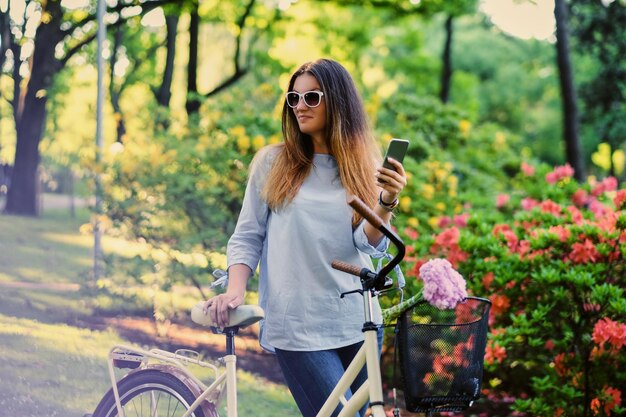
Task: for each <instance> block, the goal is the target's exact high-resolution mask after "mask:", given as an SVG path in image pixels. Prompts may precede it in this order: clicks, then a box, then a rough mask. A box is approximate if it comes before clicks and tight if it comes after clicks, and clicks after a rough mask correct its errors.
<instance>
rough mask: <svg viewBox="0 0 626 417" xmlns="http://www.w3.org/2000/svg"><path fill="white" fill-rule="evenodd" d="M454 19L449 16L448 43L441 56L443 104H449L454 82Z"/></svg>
mask: <svg viewBox="0 0 626 417" xmlns="http://www.w3.org/2000/svg"><path fill="white" fill-rule="evenodd" d="M453 21H454V17H453V16H452V15H448V18H447V19H446V43H445V45H444V48H443V54H442V56H441V60H442V64H443V65H442V68H441V91H440V92H439V99H440V100H441V102H442V103H447V102H448V100H449V98H450V83H451V81H452V32H453V24H452V23H453Z"/></svg>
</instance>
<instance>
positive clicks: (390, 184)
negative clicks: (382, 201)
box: [377, 158, 406, 196]
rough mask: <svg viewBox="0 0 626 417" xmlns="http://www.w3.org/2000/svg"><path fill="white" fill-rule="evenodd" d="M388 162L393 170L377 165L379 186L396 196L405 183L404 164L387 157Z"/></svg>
mask: <svg viewBox="0 0 626 417" xmlns="http://www.w3.org/2000/svg"><path fill="white" fill-rule="evenodd" d="M389 162H390V163H391V165H393V167H394V168H395V170H394V169H388V168H384V167H379V168H378V173H377V178H378V180H379V185H380V187H381V188H383V189H384V190H386V191H387V192H389V194H391V195H393V196H397V195H398V194H400V191H402V189H403V188H404V186H405V185H406V172H405V171H404V166H403V165H402V164H401V163H400V162H398V161H396V160H395V159H392V158H389Z"/></svg>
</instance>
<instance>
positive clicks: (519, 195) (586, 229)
mask: <svg viewBox="0 0 626 417" xmlns="http://www.w3.org/2000/svg"><path fill="white" fill-rule="evenodd" d="M572 174H573V171H572V169H571V167H569V166H567V165H566V166H563V167H557V168H556V169H553V170H550V169H547V168H546V167H534V166H532V165H531V164H529V163H524V164H522V166H521V167H520V170H519V172H518V173H517V174H516V175H515V176H514V177H513V178H512V181H511V188H510V190H509V192H508V193H507V194H506V195H503V194H502V193H500V195H499V196H498V195H494V198H493V206H492V207H491V208H490V209H488V210H485V211H480V210H474V211H471V208H470V209H469V210H467V214H468V215H469V216H468V217H467V222H466V224H465V225H463V224H461V223H447V224H444V225H443V228H442V229H439V230H436V231H435V233H434V234H424V233H422V234H420V233H418V231H415V232H413V233H414V234H413V235H414V236H415V238H416V239H415V241H414V242H411V243H412V245H411V247H412V250H413V253H412V256H413V261H414V264H413V268H412V269H410V268H409V274H411V273H412V274H414V275H417V271H419V270H420V267H421V264H422V263H423V261H422V259H425V258H428V257H432V256H441V257H445V258H447V259H448V260H449V261H450V263H451V265H452V266H454V267H455V268H458V270H459V271H460V272H461V273H462V274H463V275H464V276H465V277H466V278H467V280H468V288H469V291H470V292H471V293H473V294H475V295H479V296H486V297H488V298H489V299H490V300H491V302H492V308H491V313H490V333H491V335H490V336H491V338H490V341H489V343H488V346H487V352H486V356H485V364H486V376H487V377H488V383H487V384H486V385H487V389H486V391H485V393H486V394H488V395H495V394H499V395H500V396H501V397H506V398H510V397H514V398H515V402H514V404H513V406H512V407H513V408H514V409H515V410H516V412H517V413H518V415H527V416H552V415H560V416H609V415H612V416H614V415H624V413H626V408H625V407H624V406H623V405H622V401H621V396H622V394H623V387H624V386H626V355H625V354H624V353H626V352H625V346H626V300H625V298H624V287H625V284H626V275H625V274H626V270H625V266H626V263H625V256H626V245H625V243H626V210H625V209H626V190H623V189H622V190H618V189H617V181H616V180H615V179H614V178H607V179H604V180H602V181H598V180H594V179H591V180H590V181H588V182H587V183H585V184H578V183H576V182H575V181H573V179H572V178H571V176H572ZM405 234H406V235H407V236H408V235H409V234H408V233H405ZM416 285H418V284H416Z"/></svg>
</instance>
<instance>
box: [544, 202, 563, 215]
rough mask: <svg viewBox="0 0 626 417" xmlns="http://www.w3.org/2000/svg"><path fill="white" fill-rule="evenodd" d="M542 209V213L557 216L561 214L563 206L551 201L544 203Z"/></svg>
mask: <svg viewBox="0 0 626 417" xmlns="http://www.w3.org/2000/svg"><path fill="white" fill-rule="evenodd" d="M540 207H541V212H542V213H550V214H553V215H555V216H558V215H559V214H561V206H560V205H558V204H557V203H555V202H554V201H552V200H550V199H548V200H545V201H542V202H541V204H540Z"/></svg>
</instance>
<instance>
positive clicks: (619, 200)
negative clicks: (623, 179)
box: [613, 190, 626, 210]
mask: <svg viewBox="0 0 626 417" xmlns="http://www.w3.org/2000/svg"><path fill="white" fill-rule="evenodd" d="M624 202H626V190H619V191H618V192H617V194H615V198H613V203H615V210H622V209H623V208H624Z"/></svg>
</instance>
